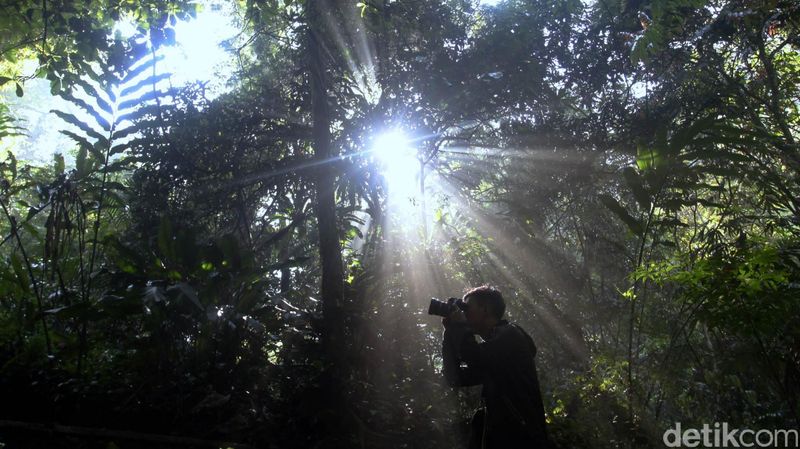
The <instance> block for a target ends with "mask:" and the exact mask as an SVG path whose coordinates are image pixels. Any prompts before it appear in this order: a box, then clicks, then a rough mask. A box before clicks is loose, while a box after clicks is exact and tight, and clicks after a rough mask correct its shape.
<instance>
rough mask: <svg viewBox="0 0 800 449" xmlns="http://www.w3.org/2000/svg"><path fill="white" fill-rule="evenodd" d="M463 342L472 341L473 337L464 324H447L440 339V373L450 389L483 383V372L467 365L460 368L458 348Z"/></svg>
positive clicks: (460, 358) (473, 340)
mask: <svg viewBox="0 0 800 449" xmlns="http://www.w3.org/2000/svg"><path fill="white" fill-rule="evenodd" d="M463 340H472V342H473V343H474V342H475V337H474V336H473V334H472V332H470V331H469V329H468V328H467V326H466V324H465V323H458V322H456V323H449V324H447V325H446V326H445V329H444V337H443V338H442V372H443V374H444V378H445V380H446V381H447V384H448V385H450V386H451V387H471V386H473V385H480V384H482V383H483V378H484V376H483V372H482V371H481V370H478V369H476V368H475V367H473V366H471V365H470V364H469V363H467V367H462V366H461V361H462V357H461V355H460V354H459V348H460V347H461V342H462V341H463Z"/></svg>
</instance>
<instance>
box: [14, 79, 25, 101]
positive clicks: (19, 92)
mask: <svg viewBox="0 0 800 449" xmlns="http://www.w3.org/2000/svg"><path fill="white" fill-rule="evenodd" d="M16 93H17V96H18V97H20V98H22V95H24V94H25V92H23V91H22V86H21V85H20V84H19V83H17V92H16Z"/></svg>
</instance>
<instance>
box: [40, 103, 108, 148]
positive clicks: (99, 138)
mask: <svg viewBox="0 0 800 449" xmlns="http://www.w3.org/2000/svg"><path fill="white" fill-rule="evenodd" d="M50 112H52V113H53V114H55V115H57V116H58V117H59V118H61V120H64V121H65V122H67V123H69V124H71V125H74V126H77V127H78V128H80V129H81V131H83V132H84V133H86V135H87V136H89V137H92V138H94V139H97V141H98V142H100V143H101V144H102V145H103V146H107V145H108V139H106V138H105V137H103V135H102V134H100V133H98V132H97V131H95V130H94V129H92V128H91V127H90V126H89V125H87V124H86V123H83V122H82V121H80V120H78V118H77V117H75V116H74V115H72V114H67V113H66V112H61V111H58V110H55V109H51V110H50Z"/></svg>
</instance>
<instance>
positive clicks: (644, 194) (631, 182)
mask: <svg viewBox="0 0 800 449" xmlns="http://www.w3.org/2000/svg"><path fill="white" fill-rule="evenodd" d="M622 175H623V176H624V177H625V182H627V183H628V187H630V188H631V191H632V192H633V197H634V198H635V199H636V202H637V203H639V206H641V207H642V209H644V210H650V204H651V203H650V193H649V192H648V191H647V189H645V187H644V183H643V182H642V178H641V177H640V176H639V174H638V173H637V172H636V169H634V168H633V167H625V168H624V169H623V170H622Z"/></svg>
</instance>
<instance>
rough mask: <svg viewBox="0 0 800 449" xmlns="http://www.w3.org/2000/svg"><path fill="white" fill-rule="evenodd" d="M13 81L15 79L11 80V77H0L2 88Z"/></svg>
mask: <svg viewBox="0 0 800 449" xmlns="http://www.w3.org/2000/svg"><path fill="white" fill-rule="evenodd" d="M12 79H13V78H9V77H7V76H0V86H2V85H3V84H5V83H7V82H9V81H11V80H12Z"/></svg>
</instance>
